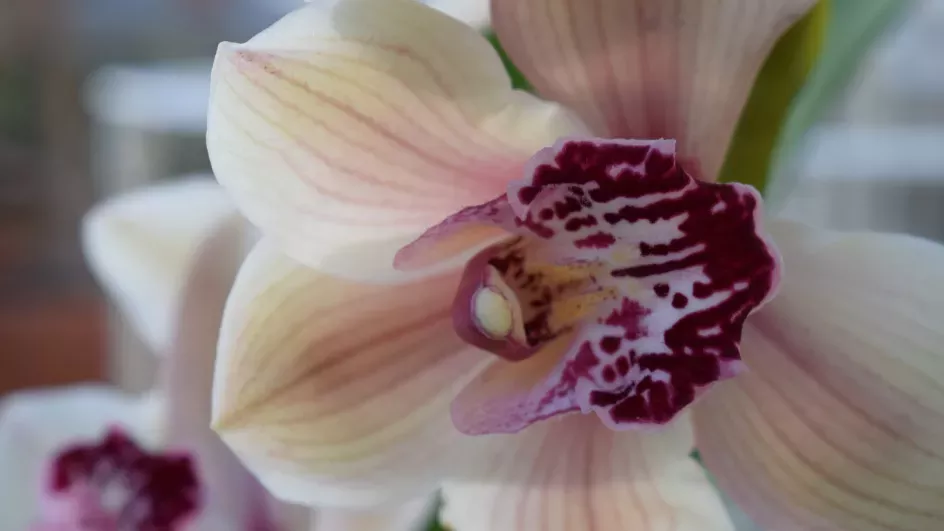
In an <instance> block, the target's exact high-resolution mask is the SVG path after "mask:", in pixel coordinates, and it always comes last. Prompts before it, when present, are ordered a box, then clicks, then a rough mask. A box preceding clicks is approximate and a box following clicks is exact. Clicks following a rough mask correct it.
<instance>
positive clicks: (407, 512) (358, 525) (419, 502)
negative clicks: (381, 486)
mask: <svg viewBox="0 0 944 531" xmlns="http://www.w3.org/2000/svg"><path fill="white" fill-rule="evenodd" d="M435 507H436V499H435V498H433V497H428V498H418V499H416V500H413V501H410V502H407V503H405V504H403V505H399V506H393V507H379V508H375V509H369V510H365V509H361V510H351V509H319V510H316V511H314V514H313V516H312V528H311V531H425V528H424V527H423V526H424V525H425V524H426V523H428V522H429V521H430V519H431V518H432V517H433V510H434V508H435Z"/></svg>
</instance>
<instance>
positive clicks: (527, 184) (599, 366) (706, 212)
mask: <svg viewBox="0 0 944 531" xmlns="http://www.w3.org/2000/svg"><path fill="white" fill-rule="evenodd" d="M525 176H526V178H525V179H523V180H521V181H516V182H513V183H511V184H510V185H509V186H508V192H507V194H505V195H504V196H501V197H498V198H496V199H494V200H492V201H489V202H488V203H487V204H485V205H480V206H475V207H469V208H466V209H463V210H462V211H461V212H460V213H458V214H457V217H456V218H449V219H447V220H446V221H444V222H443V223H442V224H440V225H438V226H436V227H434V228H433V229H430V231H427V233H426V236H424V237H428V238H437V237H441V236H442V235H444V234H445V235H448V234H450V231H455V230H458V229H457V226H458V228H460V229H461V226H468V225H470V224H475V223H478V224H484V225H497V226H499V227H501V228H503V229H505V230H506V231H507V232H508V234H509V236H508V238H507V239H506V240H504V241H502V242H500V243H497V244H494V245H492V246H490V247H488V248H486V249H485V250H483V251H481V252H479V253H478V254H477V255H476V256H475V257H473V258H472V259H471V260H469V261H468V263H467V265H466V268H465V271H464V273H463V277H462V280H461V282H460V286H459V289H458V291H457V293H456V298H455V302H454V305H453V322H454V325H455V330H456V332H457V333H458V335H459V336H460V337H461V338H462V339H464V340H465V341H466V342H468V343H469V344H471V345H474V346H477V347H479V348H482V349H484V350H487V351H489V352H492V353H494V354H496V355H497V356H499V357H501V358H503V359H505V360H508V361H517V362H520V361H523V360H526V359H528V358H530V357H532V356H535V355H537V354H538V353H540V352H541V351H542V348H544V347H545V346H547V345H548V344H550V343H551V342H552V341H553V340H555V339H557V338H561V337H566V338H568V340H569V341H570V343H569V345H570V346H569V349H567V350H566V352H565V353H564V355H563V357H562V358H561V359H560V360H559V362H558V363H557V365H556V367H555V368H554V369H553V370H552V371H551V372H550V373H549V374H547V375H546V377H545V379H544V380H543V382H544V383H543V384H541V386H539V387H538V388H535V389H532V393H533V395H532V396H531V397H530V398H528V400H529V401H530V402H528V404H527V406H520V407H525V408H526V409H528V408H530V409H533V412H532V416H531V420H526V421H525V422H526V423H529V422H532V421H536V420H540V419H543V418H547V417H548V416H553V414H555V413H554V411H569V410H582V411H584V412H590V411H594V412H596V413H597V414H598V415H599V416H600V417H601V419H602V420H603V422H604V423H605V424H606V425H608V426H609V427H611V428H614V429H630V428H639V427H642V426H646V425H652V424H664V423H666V422H669V421H670V420H671V419H672V418H674V416H675V415H677V414H678V413H679V412H680V411H682V410H683V409H684V408H686V407H687V406H688V405H690V404H691V403H692V402H693V401H694V400H695V399H697V398H698V397H699V396H700V395H701V394H702V393H703V392H704V391H705V390H707V389H708V388H709V387H710V386H711V385H713V384H714V383H715V382H717V381H719V380H722V379H725V378H729V377H732V376H734V375H735V374H737V373H738V372H740V371H741V370H743V363H742V362H741V360H740V352H739V342H740V335H741V327H742V326H743V323H744V320H745V319H746V318H747V316H748V315H749V314H750V313H751V312H753V311H755V310H756V309H757V308H759V307H760V306H761V305H762V304H764V303H765V302H766V301H768V300H769V299H770V298H771V297H772V296H773V293H774V292H775V290H776V286H777V283H778V281H779V268H780V263H779V258H778V254H777V252H776V250H775V249H774V248H773V246H772V245H771V244H770V242H769V239H768V238H766V236H765V235H764V234H763V232H762V223H761V218H762V216H761V208H760V203H761V201H760V196H759V194H758V193H757V192H756V191H755V190H754V189H753V188H750V187H748V186H744V185H739V184H714V183H705V182H700V181H697V180H695V179H694V178H692V177H691V176H690V175H689V174H687V173H686V172H685V170H684V169H683V168H682V167H681V166H680V164H679V163H678V161H677V160H676V158H675V143H674V142H673V141H671V140H665V139H662V140H652V141H642V140H613V139H577V138H569V139H562V140H560V141H558V142H557V143H556V144H555V145H554V146H552V147H550V148H545V149H543V150H541V151H539V152H538V153H537V154H536V155H535V156H534V157H533V158H532V159H531V161H530V162H529V163H528V165H527V166H526V169H525ZM478 213H481V214H480V215H478V217H477V218H476V215H477V214H478ZM424 237H421V238H420V240H418V241H423V238H424ZM551 404H555V405H554V406H553V407H554V408H556V409H554V411H551V410H549V409H547V408H548V407H551V406H550V405H551ZM561 404H570V405H569V406H567V407H563V406H561ZM561 407H563V409H560V408H561ZM460 429H461V428H460ZM502 429H507V426H505V427H503V428H502ZM476 430H479V428H474V429H472V431H476ZM481 431H485V432H487V431H489V429H488V428H483V429H482V430H481Z"/></svg>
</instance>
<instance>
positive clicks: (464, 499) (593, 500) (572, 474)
mask: <svg viewBox="0 0 944 531" xmlns="http://www.w3.org/2000/svg"><path fill="white" fill-rule="evenodd" d="M491 437H496V438H503V439H506V440H507V442H506V443H505V444H504V448H505V451H504V452H502V453H500V454H497V455H496V458H495V460H494V461H493V462H491V463H490V464H489V466H488V467H486V468H483V470H482V474H483V476H482V478H481V479H480V480H479V481H477V482H473V481H466V482H461V483H448V484H447V485H446V486H445V487H444V489H443V495H444V497H445V507H444V509H443V515H442V516H443V521H444V522H445V523H447V524H448V525H450V526H451V527H452V528H453V529H455V530H456V531H521V530H526V529H535V530H536V529H540V530H542V531H571V530H574V529H580V530H581V531H624V530H630V529H639V530H643V529H645V530H676V531H682V530H686V531H720V530H731V529H733V527H732V525H731V522H730V520H729V518H728V516H727V513H726V512H725V509H724V505H723V503H722V502H721V499H720V498H719V496H718V493H717V492H716V491H715V490H714V488H713V487H712V486H711V483H710V482H709V481H708V479H707V477H706V476H705V473H704V471H703V470H702V469H701V467H700V466H699V465H698V464H697V463H696V462H695V461H694V460H692V459H691V458H689V457H688V454H689V452H690V451H691V447H692V429H691V425H690V423H689V421H688V418H687V417H679V418H678V419H677V420H675V421H673V423H672V424H669V425H667V426H665V427H663V428H661V429H659V430H656V431H654V432H651V433H645V432H621V433H618V432H614V431H610V430H609V429H607V428H606V427H604V426H603V425H602V424H601V423H600V422H599V421H598V420H597V419H596V418H594V417H592V416H583V415H571V416H568V417H565V418H563V419H555V420H550V421H547V422H545V423H542V424H536V425H534V426H531V427H530V428H528V429H527V430H526V431H524V432H522V433H521V434H518V435H514V436H506V435H499V436H491Z"/></svg>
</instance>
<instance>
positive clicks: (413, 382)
mask: <svg viewBox="0 0 944 531" xmlns="http://www.w3.org/2000/svg"><path fill="white" fill-rule="evenodd" d="M457 277H458V275H457V274H456V273H452V274H446V275H441V276H436V277H431V278H428V279H426V280H425V281H422V282H416V283H409V284H402V285H396V286H389V285H387V286H384V285H370V284H359V283H355V282H350V281H345V280H341V279H338V278H336V277H332V276H330V275H328V274H325V273H321V272H318V271H315V270H313V269H309V268H307V267H305V266H303V265H301V264H299V263H298V262H296V261H294V260H292V259H290V258H288V257H286V256H284V255H282V254H281V253H279V252H278V251H276V250H275V249H274V248H273V247H272V245H271V243H270V242H267V241H265V240H264V241H263V242H262V243H260V244H259V246H257V247H256V248H255V249H254V250H253V252H252V253H251V254H250V255H249V258H248V259H247V260H246V262H245V263H244V264H243V267H242V269H241V271H240V273H239V277H238V278H237V281H236V286H235V287H234V289H233V292H232V293H231V295H230V298H229V300H228V302H227V306H226V312H225V314H224V319H223V327H222V331H221V338H220V342H219V347H218V357H217V365H216V375H215V376H216V381H215V390H214V422H215V428H216V430H217V431H218V432H219V433H221V434H222V436H223V439H224V440H225V441H226V442H227V443H228V444H229V445H230V446H231V447H232V448H233V449H234V450H236V453H237V454H238V455H239V456H240V457H241V458H242V459H243V461H244V462H245V463H246V464H247V465H248V466H249V468H250V469H251V470H253V472H255V473H256V474H257V475H258V476H259V478H260V479H261V480H262V481H263V483H264V484H265V485H266V486H267V487H268V488H269V489H270V490H271V491H272V492H273V493H274V494H275V495H277V496H279V497H281V498H284V499H286V500H290V501H295V502H299V503H304V504H308V505H318V504H338V505H351V504H354V505H356V504H366V503H377V502H381V501H384V500H387V499H403V498H412V497H413V496H415V495H419V494H427V493H429V492H430V491H432V490H433V489H434V488H435V485H436V482H437V481H438V480H439V479H440V478H441V477H442V475H444V474H446V473H448V472H450V471H451V470H453V469H454V468H455V467H456V466H457V465H461V464H463V463H465V462H468V460H469V453H468V452H467V447H466V446H465V444H466V443H467V442H471V441H472V438H468V437H462V436H460V435H459V434H458V433H457V432H456V431H455V429H454V428H453V426H452V423H451V421H450V418H449V413H448V408H449V402H450V400H451V399H452V398H453V396H454V394H455V391H456V390H457V388H458V386H460V385H461V384H462V383H463V382H464V381H465V380H467V379H468V377H469V376H470V375H471V374H472V373H473V372H474V371H475V370H476V369H477V368H478V366H479V364H480V363H481V362H482V361H483V360H484V359H486V356H485V355H484V354H483V353H481V352H479V351H476V350H474V349H471V348H469V347H468V346H467V345H465V344H464V343H463V342H462V341H461V340H459V338H458V337H457V336H456V335H455V332H453V329H452V321H451V315H450V307H451V304H452V295H453V293H454V291H455V288H456V284H457V282H458V278H457Z"/></svg>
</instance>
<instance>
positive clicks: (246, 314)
mask: <svg viewBox="0 0 944 531" xmlns="http://www.w3.org/2000/svg"><path fill="white" fill-rule="evenodd" d="M814 3H815V2H814V0H718V1H713V2H703V1H699V0H673V1H656V0H503V1H495V2H493V3H492V24H493V26H494V28H495V29H496V30H497V32H498V35H499V37H500V38H501V41H502V44H503V45H504V47H505V49H506V50H507V51H508V53H509V55H510V56H511V58H512V59H513V60H514V62H515V64H516V65H517V66H519V67H520V68H521V69H522V71H523V72H524V74H525V75H526V76H527V77H528V79H529V80H530V81H531V82H532V83H533V84H534V85H535V87H536V88H537V89H538V91H539V92H540V93H541V94H542V95H543V96H544V97H546V98H547V100H541V99H538V98H536V97H533V96H531V95H528V94H525V93H521V92H516V91H513V90H512V89H511V88H510V85H509V79H508V76H507V74H506V72H505V70H504V68H503V66H502V63H501V62H500V60H499V57H498V56H497V54H496V53H495V51H494V50H493V49H492V48H491V46H490V45H489V43H488V42H487V41H486V40H485V39H483V38H482V37H481V36H480V35H479V34H478V33H477V32H476V31H474V30H473V29H472V28H470V27H468V26H465V25H463V24H462V23H460V22H458V21H456V20H454V19H452V18H449V17H445V16H443V15H442V14H441V13H438V12H436V11H434V10H432V9H429V8H427V7H425V6H423V5H421V4H419V3H416V2H413V1H411V0H335V1H326V2H318V3H312V4H309V5H308V6H306V7H305V8H302V9H300V10H298V11H296V12H294V13H292V14H290V15H288V16H286V17H285V18H284V19H283V20H281V21H280V22H278V23H276V24H275V25H273V26H272V27H270V28H269V29H267V30H265V31H264V32H262V33H261V34H259V35H258V36H256V37H255V38H253V39H252V40H250V41H249V42H247V43H245V44H242V45H235V44H229V43H226V44H223V45H221V46H220V49H219V51H218V54H217V58H216V63H215V66H214V72H213V89H212V95H211V104H210V117H209V130H208V135H207V143H208V147H209V150H210V156H211V161H212V163H213V168H214V171H215V174H216V176H217V178H218V180H219V181H220V183H221V184H223V186H224V187H225V188H226V189H227V191H228V192H229V193H230V194H231V196H232V197H233V199H234V201H235V202H236V204H237V205H238V207H239V209H240V211H241V212H242V213H243V214H244V215H246V216H247V217H248V218H249V219H250V220H251V221H252V222H253V223H254V224H255V225H256V226H257V227H259V228H260V229H261V231H262V233H263V238H262V240H261V241H260V242H259V243H258V244H257V245H256V246H255V248H254V249H253V250H252V251H251V252H250V253H249V256H248V257H247V259H246V261H245V262H244V263H243V265H242V268H241V270H240V272H239V275H238V277H237V280H236V282H235V286H234V288H233V291H232V293H231V294H230V297H229V299H228V301H227V305H226V310H225V312H224V319H223V325H222V329H221V332H220V340H219V343H218V358H217V365H216V374H215V382H214V398H213V407H214V411H213V419H214V427H215V429H216V430H217V431H218V432H219V433H220V434H221V435H222V437H223V440H224V441H225V442H226V443H227V444H229V445H230V447H231V448H233V449H234V450H235V451H236V453H237V455H239V456H240V458H241V459H242V461H243V462H244V463H245V464H246V465H247V466H248V467H249V468H250V469H251V470H253V471H254V472H255V473H256V475H257V476H258V477H259V478H260V479H261V481H262V482H263V483H264V484H265V485H266V486H267V487H268V488H269V489H270V491H272V492H273V493H274V494H276V495H277V496H280V497H282V498H283V499H287V500H291V501H295V502H300V503H304V504H308V505H320V504H339V505H357V504H372V503H379V502H383V501H389V500H392V499H402V498H404V497H409V496H415V495H417V494H423V493H426V492H430V491H432V490H434V489H436V488H437V487H439V486H442V489H443V494H444V497H445V501H446V503H445V508H444V512H443V514H442V516H443V518H444V520H445V521H446V522H447V523H448V524H449V525H450V526H452V527H453V528H454V529H456V530H457V531H520V530H536V529H568V530H569V529H586V530H594V531H600V530H605V531H612V530H622V529H686V530H698V531H705V530H722V529H731V528H732V523H731V521H730V519H729V517H728V515H727V513H726V511H725V510H724V508H723V505H722V503H721V501H720V498H719V496H718V494H717V492H716V490H715V489H714V488H713V487H712V485H711V484H710V483H709V481H708V479H707V478H706V475H705V473H704V471H703V470H702V468H701V467H700V466H699V465H698V464H697V463H696V462H695V461H694V460H693V459H691V458H690V457H689V454H690V452H691V450H692V449H693V447H694V446H695V443H696V442H697V446H698V449H699V451H700V452H701V455H702V457H703V459H704V461H705V464H706V465H707V468H708V469H709V470H710V471H711V472H712V473H713V474H714V475H715V476H716V478H717V482H718V484H719V486H720V487H721V489H722V490H723V491H724V492H725V493H727V494H729V495H730V496H731V497H732V498H733V499H734V500H735V501H736V502H738V504H739V505H741V506H742V507H743V508H744V509H745V511H746V512H747V513H748V514H749V516H751V517H752V518H753V519H754V520H756V522H757V523H758V524H760V525H761V526H762V527H763V528H764V529H777V530H810V529H855V530H857V531H860V530H864V531H871V530H881V529H908V530H916V531H917V530H929V529H936V528H938V527H941V525H942V523H944V506H942V504H940V500H941V496H942V494H944V459H942V456H941V448H944V431H942V429H941V426H942V425H944V423H942V422H941V417H942V412H944V394H942V393H941V391H940V385H939V383H940V382H941V381H944V363H942V359H941V353H942V350H944V346H942V345H944V331H942V329H941V328H940V326H938V325H939V323H940V322H941V321H942V318H944V248H942V247H941V246H939V245H936V244H934V243H931V242H928V241H923V240H919V239H915V238H910V237H904V236H890V235H879V234H866V233H856V234H850V233H835V232H829V233H826V232H822V231H818V230H815V229H812V228H809V227H806V226H802V225H798V224H795V223H790V222H786V221H781V220H777V219H775V218H767V219H765V218H764V217H763V216H762V215H761V211H760V208H761V207H760V198H759V196H758V194H757V193H756V192H755V191H754V190H752V189H750V188H749V187H746V186H742V185H737V184H731V185H721V184H715V183H713V181H714V180H715V178H716V175H717V173H718V171H719V167H720V166H721V163H722V161H723V159H724V156H725V152H726V150H727V148H728V144H729V142H730V138H731V134H732V131H733V129H734V127H735V124H736V122H737V119H738V115H739V113H740V111H741V109H742V107H743V106H744V103H745V100H746V98H747V95H748V93H749V91H750V88H751V85H752V82H753V80H754V78H755V76H756V74H757V71H758V69H759V68H760V66H761V65H762V63H763V61H764V58H765V57H766V55H767V53H768V51H769V50H770V48H771V47H772V45H773V44H774V43H775V42H776V40H777V39H778V37H779V36H780V35H781V34H782V33H783V32H784V31H785V30H786V29H787V28H788V27H790V26H791V24H792V23H793V22H794V21H796V20H797V19H799V18H800V17H802V16H803V14H804V13H806V12H807V11H808V10H809V9H810V8H811V7H812V6H813V4H814ZM554 102H557V103H554ZM568 109H570V110H568ZM632 139H655V140H632ZM665 139H674V140H665ZM689 172H690V173H689ZM690 175H692V176H694V177H697V178H698V179H700V180H695V179H693V178H692V177H691V176H690ZM764 226H766V229H767V230H768V231H769V235H768V233H767V232H765V230H764ZM774 241H775V242H776V244H777V249H779V251H778V250H777V249H775V248H774V246H773V243H772V242H774ZM780 256H782V262H783V266H784V268H785V269H784V270H785V271H786V276H785V277H784V278H783V280H782V282H781V281H780V269H781V259H780ZM906 271H907V272H906ZM778 284H780V285H779V296H778V297H777V298H775V299H773V300H772V301H770V299H771V298H772V296H773V294H774V291H775V290H776V288H777V285H778ZM768 301H770V302H769V303H768ZM765 303H767V304H766V305H765V306H764V307H763V309H760V310H759V308H760V307H761V306H762V305H764V304H765ZM758 310H759V311H758ZM752 313H753V315H751V317H750V318H748V315H749V314H752ZM742 325H743V327H742ZM742 328H743V330H742ZM742 332H743V337H742ZM742 346H743V349H742V348H741V347H742ZM742 350H743V357H744V360H743V362H742V361H741V354H742V352H741V351H742ZM745 365H746V366H747V367H750V369H751V370H750V371H749V372H744V373H741V372H742V369H743V368H744V366H745ZM739 373H741V374H739ZM736 375H737V377H736V378H732V377H734V376H736ZM725 379H728V381H727V382H726V383H725V384H724V385H721V386H718V387H717V388H716V389H713V390H712V391H711V392H710V393H706V391H707V390H708V389H709V388H710V387H712V386H713V384H714V383H716V382H719V381H721V380H725ZM696 398H698V399H699V400H698V403H697V404H695V402H696ZM693 404H695V405H694V406H692V405H693ZM581 413H583V414H581ZM591 413H592V414H591ZM470 435H477V436H474V437H473V436H470Z"/></svg>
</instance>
